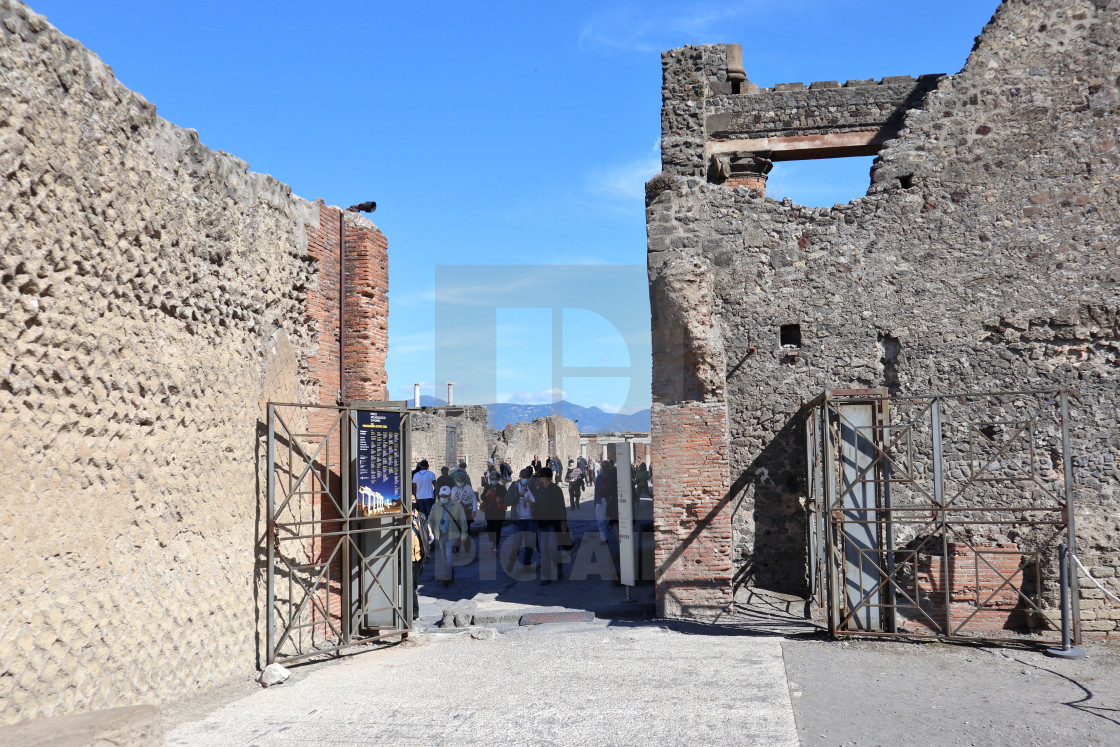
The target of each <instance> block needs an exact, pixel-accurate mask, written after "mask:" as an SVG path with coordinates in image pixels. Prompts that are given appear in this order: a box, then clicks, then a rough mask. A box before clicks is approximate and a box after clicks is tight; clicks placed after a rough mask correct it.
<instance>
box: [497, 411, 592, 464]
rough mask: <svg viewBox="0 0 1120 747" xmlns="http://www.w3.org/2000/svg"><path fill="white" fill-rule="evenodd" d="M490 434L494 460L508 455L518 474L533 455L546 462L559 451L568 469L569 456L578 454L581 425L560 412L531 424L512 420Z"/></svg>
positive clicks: (502, 459)
mask: <svg viewBox="0 0 1120 747" xmlns="http://www.w3.org/2000/svg"><path fill="white" fill-rule="evenodd" d="M491 433H492V434H493V447H492V453H493V456H494V461H495V463H497V462H500V461H504V460H505V459H506V457H509V458H510V464H511V465H513V471H514V474H515V475H516V474H517V472H518V471H520V470H521V468H522V467H528V466H529V464H530V463H531V462H532V461H533V457H534V456H539V457H540V459H541V461H542V462H543V461H544V460H545V459H547V458H548V456H549V454H550V453H556V454H557V455H558V456H559V457H560V460H561V463H562V465H563V468H564V469H565V470H566V469H567V467H568V459H569V458H572V459H574V458H576V457H577V456H578V455H579V426H578V425H577V424H576V423H575V421H573V420H569V419H568V418H564V417H561V416H559V415H549V416H548V417H544V418H537V419H536V420H534V421H532V422H531V423H525V422H522V423H513V424H512V425H510V426H509V427H508V428H505V429H504V430H500V431H491ZM550 446H551V447H552V449H551V450H550Z"/></svg>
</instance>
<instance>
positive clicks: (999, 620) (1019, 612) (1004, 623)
mask: <svg viewBox="0 0 1120 747" xmlns="http://www.w3.org/2000/svg"><path fill="white" fill-rule="evenodd" d="M916 565H917V568H916V570H917V588H918V598H917V602H918V603H919V604H920V605H921V609H922V610H923V611H924V612H925V613H926V614H927V615H929V617H931V618H933V620H934V621H935V622H936V623H937V625H938V626H940V627H941V628H942V629H944V628H945V626H946V623H947V621H946V618H945V587H946V578H945V570H944V568H945V566H944V563H943V559H942V557H941V556H940V555H919V556H918V557H917V563H916ZM1023 566H1024V557H1023V554H1022V553H1021V552H1020V551H1019V547H1018V546H1017V545H1014V544H1005V545H975V550H973V549H971V548H970V547H968V546H967V545H963V544H956V543H950V545H949V566H948V587H949V611H950V615H951V617H950V619H949V620H948V624H949V625H951V626H952V629H953V632H954V633H957V632H959V633H962V634H963V633H999V632H1002V631H1007V630H1022V629H1024V628H1026V626H1027V620H1028V618H1027V605H1026V603H1025V602H1023V600H1022V599H1021V598H1020V597H1019V594H1018V591H1019V590H1021V591H1023V593H1024V594H1026V595H1027V597H1029V598H1034V594H1035V583H1036V579H1035V569H1034V568H1033V565H1032V564H1028V566H1027V567H1025V568H1024V567H1023ZM1005 579H1011V583H1009V584H1007V585H1006V586H1004V588H1003V589H1000V586H1003V584H1004V580H1005ZM997 589H1000V590H999V591H997ZM910 593H911V594H912V593H913V591H912V590H911V591H910ZM898 601H899V602H904V601H905V600H903V599H899V600H898ZM966 621H967V622H966ZM898 627H899V630H900V631H913V632H922V633H929V632H935V628H934V626H933V625H931V624H930V621H929V619H927V618H926V617H924V616H923V615H922V614H921V613H920V612H918V611H917V610H914V609H912V608H911V609H906V608H902V609H900V610H899V626H898Z"/></svg>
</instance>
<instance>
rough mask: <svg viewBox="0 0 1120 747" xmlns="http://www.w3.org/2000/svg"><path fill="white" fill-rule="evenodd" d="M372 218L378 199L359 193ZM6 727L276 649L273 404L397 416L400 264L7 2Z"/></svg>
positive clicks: (0, 128)
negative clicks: (391, 322)
mask: <svg viewBox="0 0 1120 747" xmlns="http://www.w3.org/2000/svg"><path fill="white" fill-rule="evenodd" d="M361 197H365V196H364V195H363V196H361ZM0 211H3V215H4V220H3V222H2V225H0V232H2V238H0V245H2V246H3V255H2V257H0V457H2V458H0V484H3V486H4V496H3V498H2V499H0V722H3V723H11V722H14V721H17V720H20V719H27V718H32V717H35V716H40V715H44V716H46V715H57V714H67V713H76V712H82V711H87V710H96V709H103V708H109V707H112V706H116V705H123V704H133V703H153V704H158V703H161V702H164V701H166V700H168V699H171V698H176V697H182V696H183V695H185V694H187V693H189V692H192V691H195V690H199V689H202V688H205V687H209V686H213V685H216V684H219V683H221V682H223V681H226V680H229V679H230V678H231V677H233V676H235V675H238V674H244V673H245V672H246V670H247V669H250V668H251V667H253V666H254V664H255V662H256V654H257V653H258V651H259V648H260V647H261V646H263V644H262V643H261V641H262V640H263V634H262V632H261V630H262V627H263V616H262V614H261V613H262V611H263V609H262V608H263V603H261V604H258V599H263V597H264V594H263V590H262V589H261V588H260V587H259V582H260V581H261V580H262V579H263V577H264V573H263V570H262V566H261V562H262V561H261V554H260V551H259V550H260V547H261V545H260V538H261V537H262V535H263V531H264V517H263V513H264V510H263V500H264V496H263V489H258V486H260V485H263V481H262V479H261V478H262V476H263V473H264V467H263V466H262V462H261V459H262V454H263V453H264V452H263V444H262V433H263V430H262V429H263V422H264V417H265V404H266V403H267V402H269V401H281V402H308V403H321V404H334V402H335V399H336V394H337V392H338V389H339V388H340V387H341V386H342V382H341V381H340V379H341V378H342V377H341V376H340V373H341V372H340V365H339V326H338V325H339V270H340V266H339V265H340V254H339V234H340V232H343V233H345V237H346V242H345V243H346V275H347V293H346V298H345V305H346V316H347V325H346V326H347V329H346V335H345V340H346V356H345V379H346V384H345V387H344V389H345V392H344V395H345V396H346V397H347V398H350V399H356V400H369V399H383V398H384V397H385V392H384V388H385V370H384V360H385V352H386V346H387V324H386V322H387V313H388V310H387V297H386V293H387V284H388V267H387V254H386V252H387V247H386V241H385V237H384V235H382V234H381V232H380V231H379V230H378V229H377V228H376V227H375V226H374V225H373V224H372V223H371V222H370V221H368V220H367V219H366V218H364V217H362V216H360V215H357V214H354V213H349V212H347V213H343V212H342V211H341V210H339V209H338V208H331V207H328V206H326V205H323V204H322V203H321V202H308V201H307V200H304V199H301V198H299V197H297V196H295V195H293V194H292V192H291V190H290V189H289V188H288V187H287V186H285V185H283V184H281V183H280V182H278V181H276V180H275V179H273V178H271V177H269V176H266V175H263V174H254V173H251V172H249V170H248V166H247V165H246V164H245V163H244V162H242V161H240V160H238V159H237V158H234V157H233V156H230V155H228V154H226V153H222V152H216V151H212V150H210V149H208V148H206V147H205V146H203V145H202V144H201V143H199V140H198V136H197V134H196V133H195V132H194V131H193V130H184V129H181V128H179V127H175V126H174V125H172V124H170V123H169V122H167V121H166V120H163V119H161V118H160V117H158V116H157V115H156V112H155V107H154V106H152V105H151V104H150V103H148V102H147V101H145V100H144V98H143V97H141V96H140V95H138V94H136V93H133V92H132V91H129V90H127V89H126V88H124V87H123V86H122V85H121V84H120V83H119V82H117V81H116V80H115V79H114V77H113V74H112V70H111V69H110V68H109V66H107V65H106V64H104V63H103V62H102V61H101V60H100V59H98V58H97V57H96V56H95V55H94V54H93V53H91V52H90V51H89V50H87V49H85V48H83V47H82V46H81V45H80V44H78V43H77V42H76V41H74V40H73V39H69V38H67V37H65V36H63V35H62V34H60V33H59V32H58V31H57V30H56V29H54V28H53V27H51V26H50V25H49V24H48V23H47V22H46V20H45V19H44V18H43V17H42V16H39V15H36V14H35V13H33V12H32V11H31V10H29V9H28V8H27V7H26V6H25V5H23V4H21V3H19V2H15V1H14V0H0Z"/></svg>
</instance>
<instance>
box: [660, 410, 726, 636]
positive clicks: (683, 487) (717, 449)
mask: <svg viewBox="0 0 1120 747" xmlns="http://www.w3.org/2000/svg"><path fill="white" fill-rule="evenodd" d="M652 427H653V429H652V433H651V436H652V440H653V449H654V451H655V452H656V454H657V468H656V469H657V490H656V494H655V498H654V502H653V520H654V528H655V532H656V547H655V549H654V566H655V568H656V578H657V585H656V594H657V608H658V610H657V611H658V614H659V615H661V616H664V617H700V618H711V617H715V616H716V615H719V614H721V613H724V612H726V611H728V610H729V609H730V607H731V602H732V599H733V596H732V585H731V584H732V575H733V569H732V562H731V555H732V538H731V510H730V508H729V507H728V491H729V489H730V485H729V477H728V474H729V473H728V469H727V464H728V452H729V442H728V435H727V404H726V403H725V402H684V403H681V404H677V405H660V404H654V406H653V423H652Z"/></svg>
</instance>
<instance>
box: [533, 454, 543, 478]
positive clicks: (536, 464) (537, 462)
mask: <svg viewBox="0 0 1120 747" xmlns="http://www.w3.org/2000/svg"><path fill="white" fill-rule="evenodd" d="M529 466H531V467H532V468H533V474H536V473H538V472H540V471H541V467H543V466H544V465H543V464H541V458H540V457H539V456H537V455H536V454H534V455H533V461H532V462H530V463H529Z"/></svg>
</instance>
